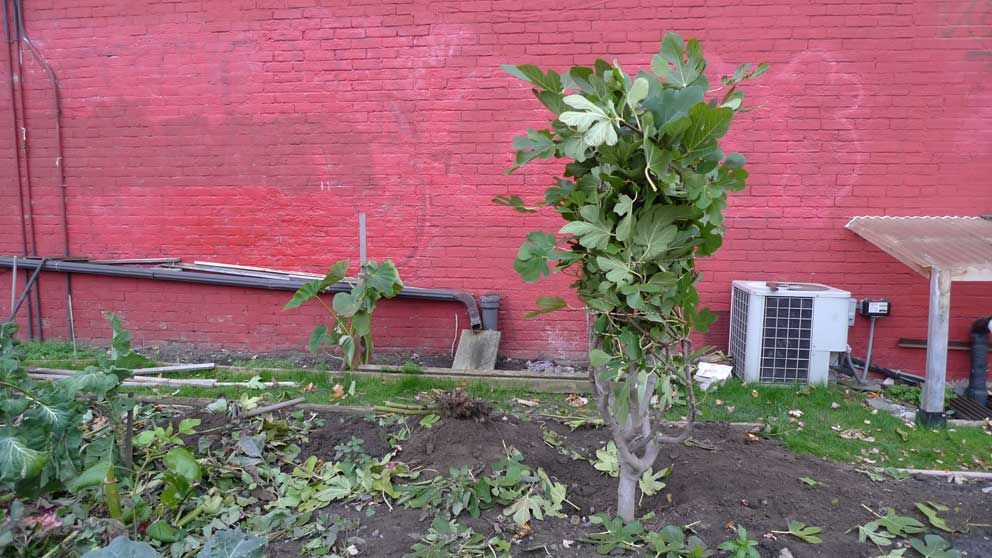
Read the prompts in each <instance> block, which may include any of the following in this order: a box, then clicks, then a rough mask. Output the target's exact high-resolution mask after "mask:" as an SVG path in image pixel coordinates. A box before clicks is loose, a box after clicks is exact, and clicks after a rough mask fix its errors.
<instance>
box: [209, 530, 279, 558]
mask: <svg viewBox="0 0 992 558" xmlns="http://www.w3.org/2000/svg"><path fill="white" fill-rule="evenodd" d="M266 544H268V541H266V540H265V539H263V538H261V537H255V536H252V535H249V534H247V533H245V532H244V531H242V530H241V529H225V530H223V531H217V534H216V535H214V537H213V538H211V539H210V540H208V541H207V543H206V544H205V545H203V548H202V549H201V550H200V552H199V553H198V554H197V555H196V558H265V554H264V552H265V545H266Z"/></svg>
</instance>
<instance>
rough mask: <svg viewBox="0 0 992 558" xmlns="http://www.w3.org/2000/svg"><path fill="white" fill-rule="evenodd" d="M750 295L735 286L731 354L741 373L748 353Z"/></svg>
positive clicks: (732, 306)
mask: <svg viewBox="0 0 992 558" xmlns="http://www.w3.org/2000/svg"><path fill="white" fill-rule="evenodd" d="M749 301H750V296H749V295H748V293H747V292H745V291H744V290H743V289H738V288H736V287H735V288H734V293H733V300H732V301H731V306H730V314H731V317H730V356H732V357H733V358H734V366H735V367H736V368H737V370H738V373H739V374H740V373H741V371H742V370H744V358H745V356H744V355H746V354H747V308H748V302H749Z"/></svg>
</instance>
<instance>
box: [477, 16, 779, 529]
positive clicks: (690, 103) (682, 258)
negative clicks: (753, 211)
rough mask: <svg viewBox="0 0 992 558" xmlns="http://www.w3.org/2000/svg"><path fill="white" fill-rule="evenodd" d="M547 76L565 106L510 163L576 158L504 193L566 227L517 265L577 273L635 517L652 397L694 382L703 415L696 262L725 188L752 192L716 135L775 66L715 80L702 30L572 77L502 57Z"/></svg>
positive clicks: (552, 306) (534, 271)
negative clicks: (747, 87) (631, 63)
mask: <svg viewBox="0 0 992 558" xmlns="http://www.w3.org/2000/svg"><path fill="white" fill-rule="evenodd" d="M504 69H505V70H506V71H507V72H509V73H510V74H512V75H514V76H516V77H518V78H520V79H523V80H525V81H527V82H529V83H531V84H533V85H534V86H535V89H534V94H535V95H536V96H537V98H538V100H539V101H540V102H541V103H542V104H544V105H545V106H546V107H547V108H548V109H550V110H551V112H552V113H554V118H553V119H552V120H551V122H550V127H549V128H547V129H542V130H533V129H531V130H528V131H527V134H526V135H524V136H520V137H517V138H516V139H515V140H514V142H513V147H514V149H515V150H516V161H515V165H514V167H513V168H511V169H510V172H512V171H513V170H516V169H517V168H519V167H521V166H523V165H525V164H527V163H528V162H530V161H532V160H534V159H551V158H556V159H558V158H566V159H571V160H572V162H570V163H568V164H566V166H565V176H564V177H563V178H559V179H557V180H556V182H555V184H554V185H553V186H552V187H551V188H549V189H547V190H546V192H545V194H544V200H542V201H540V202H536V203H528V202H525V201H524V200H523V199H522V198H521V197H519V196H516V195H506V196H498V197H497V198H495V199H494V202H495V203H498V204H502V205H507V206H510V207H512V208H513V209H515V210H517V211H521V212H525V213H533V212H535V211H537V210H538V209H539V208H541V207H549V208H552V209H553V210H555V211H557V212H558V214H559V215H560V216H561V217H562V218H563V219H564V220H565V221H567V223H566V224H565V226H564V227H562V228H561V230H559V231H558V234H548V233H546V232H542V231H534V232H531V233H530V234H528V235H527V241H526V242H525V243H524V244H523V246H521V247H520V250H519V253H518V255H517V259H516V261H515V262H514V268H515V269H516V270H517V272H518V273H519V274H520V276H521V277H522V278H523V279H524V280H525V281H528V282H535V281H537V280H539V279H540V278H541V277H542V276H546V275H549V274H550V273H551V268H552V267H554V268H555V269H558V270H569V271H571V272H573V273H574V275H575V282H574V283H573V284H572V286H573V287H574V288H575V289H576V290H577V294H578V297H579V299H580V300H581V301H582V303H583V304H584V305H585V308H586V311H587V312H589V313H590V314H591V317H592V318H593V328H592V331H591V335H592V337H593V344H594V346H595V348H594V349H593V350H592V351H591V352H590V354H589V361H590V364H591V365H592V366H591V368H592V372H591V373H592V376H593V378H592V379H593V380H594V382H595V386H596V390H597V395H598V398H599V411H600V414H601V415H602V417H603V419H604V421H605V422H606V423H607V424H608V425H609V426H610V428H611V429H612V432H613V439H614V442H615V443H616V447H617V450H618V454H619V459H620V480H619V486H618V513H619V514H620V516H621V517H622V518H624V519H626V520H628V521H629V520H631V519H633V518H634V516H635V514H634V511H635V502H636V499H635V493H636V490H637V483H638V479H639V478H640V477H641V475H642V474H643V473H644V472H645V471H647V470H648V469H649V468H651V467H652V466H653V464H654V461H655V459H656V457H657V455H658V452H659V451H660V447H659V444H661V443H664V442H675V441H681V440H683V439H684V438H685V437H686V436H687V435H688V429H687V430H686V432H684V433H682V434H681V435H679V436H674V437H663V436H659V435H657V434H656V433H655V432H654V430H653V427H652V421H651V400H652V397H653V396H654V395H655V394H656V392H657V394H658V395H659V399H660V403H661V405H662V406H668V405H670V404H671V402H672V401H673V398H674V397H675V393H676V391H677V389H678V383H679V382H681V383H683V384H684V385H685V389H686V392H687V401H688V404H689V421H690V427H689V428H691V423H692V421H693V420H694V418H695V401H694V398H693V393H692V385H691V377H690V376H691V368H692V366H693V364H694V362H695V361H696V360H698V357H699V356H701V353H699V352H696V351H694V350H693V345H692V343H691V341H690V334H691V333H692V332H693V331H705V330H706V328H707V326H708V325H709V324H710V323H711V322H712V321H713V319H714V318H713V316H712V314H710V313H709V312H708V311H707V310H705V309H702V308H700V307H699V294H698V292H697V290H696V284H697V282H698V280H699V273H698V272H697V270H696V258H697V257H698V256H707V255H710V254H713V253H714V252H715V251H716V250H717V249H718V248H719V247H720V244H721V241H722V237H723V232H724V220H723V210H724V208H725V207H726V205H727V192H731V191H738V190H741V189H743V188H744V183H745V179H746V178H747V172H746V171H745V170H744V168H743V166H744V157H743V156H742V155H741V154H739V153H724V151H722V150H721V149H720V147H719V145H718V140H719V139H720V138H721V137H723V136H724V135H725V134H726V133H727V130H728V128H729V126H730V122H731V120H732V119H733V117H734V114H735V113H736V112H738V111H739V110H741V105H742V101H743V93H742V92H741V90H740V89H739V88H738V86H739V85H740V84H741V82H743V81H745V80H747V79H750V78H754V77H757V76H759V75H760V74H762V73H764V72H765V70H766V69H767V66H766V65H764V64H762V65H759V66H757V67H752V66H751V65H749V64H745V65H743V66H741V67H739V68H738V69H737V71H736V72H734V74H733V75H732V76H726V77H724V78H723V80H722V84H721V85H720V86H719V87H717V88H716V90H720V91H721V95H720V96H718V97H716V98H713V99H710V100H706V98H705V97H706V94H707V93H708V92H710V91H712V90H711V89H710V85H709V82H708V81H707V78H706V76H705V75H704V73H703V72H704V70H705V69H706V60H705V59H704V58H703V51H702V48H701V47H700V45H699V43H698V42H697V41H696V40H690V41H688V42H685V41H683V39H682V38H681V37H679V36H678V35H676V34H674V33H669V34H666V35H665V37H664V40H663V42H662V45H661V51H660V52H659V53H658V54H657V55H656V56H654V58H653V59H652V63H651V72H640V73H638V74H637V75H636V76H635V77H633V78H632V77H631V76H629V75H628V74H626V73H625V72H624V71H623V69H621V68H620V66H619V65H618V64H616V63H614V64H612V65H611V64H609V63H607V62H604V61H602V60H597V61H596V63H595V65H594V66H593V67H592V68H587V67H574V68H572V69H570V70H569V71H567V72H565V73H564V74H559V73H557V72H555V71H553V70H549V71H548V72H546V73H545V72H543V71H541V70H540V69H538V68H536V67H534V66H529V65H524V66H504ZM537 305H538V309H537V310H535V311H534V312H531V313H530V314H529V315H530V316H534V315H538V314H542V313H545V312H552V311H555V310H559V309H562V308H565V307H566V306H567V305H566V302H565V300H564V299H562V298H560V297H552V296H542V297H541V298H539V299H538V301H537Z"/></svg>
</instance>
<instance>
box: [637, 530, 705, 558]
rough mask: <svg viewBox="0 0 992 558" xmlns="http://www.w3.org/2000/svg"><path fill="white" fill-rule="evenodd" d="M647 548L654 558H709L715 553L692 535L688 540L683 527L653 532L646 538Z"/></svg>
mask: <svg viewBox="0 0 992 558" xmlns="http://www.w3.org/2000/svg"><path fill="white" fill-rule="evenodd" d="M644 540H645V542H646V543H647V548H648V550H649V551H650V552H653V553H654V556H653V558H707V557H708V556H713V554H715V552H714V551H712V550H709V549H707V548H706V545H705V544H704V543H703V541H701V540H700V539H699V537H696V536H695V535H691V536H689V537H688V538H687V537H686V536H685V532H684V530H683V529H682V528H681V527H677V526H675V525H666V526H665V527H663V528H662V529H661V530H659V531H652V532H650V533H648V534H647V535H646V536H645V537H644Z"/></svg>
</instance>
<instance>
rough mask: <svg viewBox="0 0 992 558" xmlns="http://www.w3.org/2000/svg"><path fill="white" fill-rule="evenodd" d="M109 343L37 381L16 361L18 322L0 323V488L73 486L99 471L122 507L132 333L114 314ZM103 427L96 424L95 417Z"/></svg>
mask: <svg viewBox="0 0 992 558" xmlns="http://www.w3.org/2000/svg"><path fill="white" fill-rule="evenodd" d="M106 316H107V319H108V320H109V321H110V325H111V328H112V329H113V337H112V339H111V345H110V349H109V350H108V352H107V354H106V355H104V356H102V357H101V358H100V359H99V362H98V363H97V364H96V365H94V366H88V367H86V368H85V369H84V370H81V371H79V372H76V373H74V374H72V375H69V376H65V377H63V378H60V379H59V380H57V381H36V380H34V379H32V378H31V377H30V376H29V375H28V373H27V371H26V370H25V369H24V368H23V367H21V365H20V363H19V361H18V357H17V349H16V340H15V335H16V333H17V325H16V324H14V323H4V324H0V487H4V488H13V489H14V490H15V491H16V492H17V493H18V494H21V495H28V496H30V495H39V494H43V493H47V492H53V491H57V490H59V489H62V488H66V487H68V488H70V489H71V487H72V486H74V485H77V484H79V483H80V482H81V481H84V480H86V479H87V478H89V477H93V475H94V474H95V472H96V471H99V472H100V474H99V478H95V480H94V483H97V484H98V483H103V484H104V486H105V492H106V499H107V505H108V507H110V509H111V513H112V515H115V518H116V516H117V515H119V513H120V507H119V495H118V493H117V491H116V482H117V481H116V477H115V471H114V469H115V468H116V467H118V466H121V465H124V466H128V467H129V466H130V455H129V450H130V446H129V445H128V444H129V440H127V437H128V434H127V432H126V428H125V427H126V425H125V423H124V421H123V417H124V416H125V415H126V414H127V413H128V412H130V410H131V408H132V407H133V406H134V401H133V400H132V399H130V398H129V397H128V396H127V395H126V394H123V393H121V392H120V386H121V384H122V383H123V382H124V381H125V380H126V379H128V378H130V377H131V370H130V369H129V361H130V359H131V354H132V353H131V335H130V333H128V332H127V331H126V330H125V329H124V328H123V326H122V325H121V321H120V320H119V319H118V318H117V316H115V315H114V314H112V313H109V312H108V313H107V314H106ZM97 416H102V417H104V418H105V419H106V423H107V424H108V426H106V427H100V428H96V427H93V425H92V424H87V421H89V422H90V423H92V422H93V417H97Z"/></svg>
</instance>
